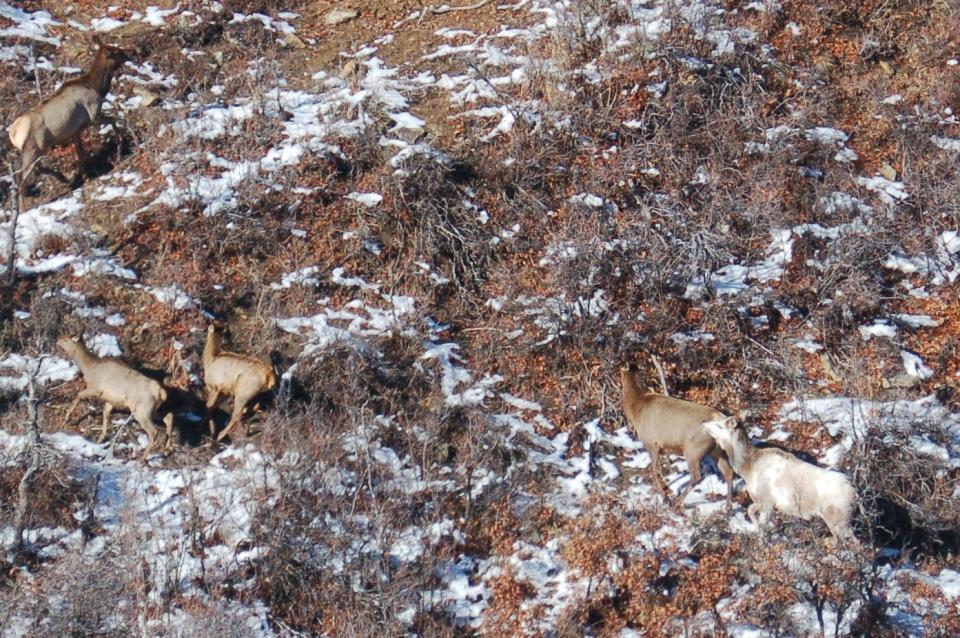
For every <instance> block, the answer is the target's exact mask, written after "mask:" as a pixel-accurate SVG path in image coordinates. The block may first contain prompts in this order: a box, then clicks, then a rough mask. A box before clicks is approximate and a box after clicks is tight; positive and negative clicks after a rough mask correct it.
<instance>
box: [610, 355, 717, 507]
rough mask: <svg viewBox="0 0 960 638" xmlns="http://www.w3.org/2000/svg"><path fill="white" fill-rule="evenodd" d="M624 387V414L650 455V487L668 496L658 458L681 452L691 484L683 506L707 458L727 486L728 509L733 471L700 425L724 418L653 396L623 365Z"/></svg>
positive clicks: (692, 405)
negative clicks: (718, 470)
mask: <svg viewBox="0 0 960 638" xmlns="http://www.w3.org/2000/svg"><path fill="white" fill-rule="evenodd" d="M620 382H621V384H622V387H623V413H624V415H625V416H626V417H627V422H628V423H629V424H630V426H631V427H632V428H633V431H634V432H635V433H636V435H637V438H638V439H640V442H641V443H643V446H644V447H645V448H646V449H647V452H648V453H649V454H650V463H651V465H650V472H651V474H652V475H653V476H652V478H653V483H654V485H655V486H656V487H657V489H659V490H660V492H662V493H663V494H664V495H666V493H667V488H666V485H665V484H664V482H663V477H662V476H661V475H660V454H661V453H662V452H666V453H669V452H680V453H682V454H683V456H684V458H685V459H686V460H687V465H688V466H689V470H690V482H689V483H688V484H687V487H686V489H685V490H684V491H683V492H682V493H681V494H680V497H679V498H678V499H677V502H678V503H682V502H683V500H684V499H685V498H686V497H687V494H689V493H690V490H692V489H693V488H694V486H696V485H697V484H698V483H699V482H700V481H701V480H702V474H701V472H700V462H701V461H703V459H704V458H706V457H707V456H708V455H709V456H711V457H712V458H713V460H714V461H716V463H717V467H718V468H719V469H720V473H721V474H723V479H724V481H726V483H727V509H730V507H731V504H732V500H733V469H732V468H731V467H730V462H729V461H728V460H727V455H726V454H724V451H723V450H722V449H721V448H720V447H719V446H718V445H717V443H716V442H715V441H714V440H713V439H712V438H711V437H710V435H709V434H707V433H706V432H705V431H704V429H703V427H702V426H701V423H703V422H704V421H710V420H714V419H722V418H723V417H724V415H723V414H721V413H720V412H717V411H716V410H714V409H712V408H708V407H706V406H703V405H698V404H696V403H691V402H690V401H683V400H681V399H674V398H673V397H668V396H664V395H662V394H656V393H655V392H653V391H651V390H649V389H648V388H647V387H646V386H645V385H644V383H643V382H642V380H641V379H640V373H639V372H638V370H637V366H636V365H635V364H633V363H629V362H624V363H623V364H622V365H621V366H620Z"/></svg>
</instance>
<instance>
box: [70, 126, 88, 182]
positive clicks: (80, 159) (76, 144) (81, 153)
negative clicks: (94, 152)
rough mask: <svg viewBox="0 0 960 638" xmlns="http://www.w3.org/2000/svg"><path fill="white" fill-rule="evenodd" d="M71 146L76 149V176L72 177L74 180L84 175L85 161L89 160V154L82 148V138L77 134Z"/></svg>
mask: <svg viewBox="0 0 960 638" xmlns="http://www.w3.org/2000/svg"><path fill="white" fill-rule="evenodd" d="M73 148H75V149H76V151H77V177H75V178H74V179H75V180H76V179H80V178H82V177H84V176H85V175H86V167H87V162H88V161H89V160H90V155H89V154H88V153H87V149H85V148H83V139H82V138H81V137H80V136H79V135H77V137H76V139H75V140H73Z"/></svg>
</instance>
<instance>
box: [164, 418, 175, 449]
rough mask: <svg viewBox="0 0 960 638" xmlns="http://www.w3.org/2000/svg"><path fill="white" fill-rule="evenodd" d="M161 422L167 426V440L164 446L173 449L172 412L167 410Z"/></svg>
mask: <svg viewBox="0 0 960 638" xmlns="http://www.w3.org/2000/svg"><path fill="white" fill-rule="evenodd" d="M163 424H164V425H165V426H166V428H167V432H166V437H167V441H166V444H165V446H164V449H166V450H172V449H173V412H167V416H165V417H163Z"/></svg>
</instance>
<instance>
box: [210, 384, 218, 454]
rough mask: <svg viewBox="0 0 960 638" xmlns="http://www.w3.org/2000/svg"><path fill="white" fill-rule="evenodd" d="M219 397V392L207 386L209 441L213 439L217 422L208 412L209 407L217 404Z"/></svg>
mask: <svg viewBox="0 0 960 638" xmlns="http://www.w3.org/2000/svg"><path fill="white" fill-rule="evenodd" d="M219 399H220V392H219V391H218V390H214V389H213V388H207V421H208V422H209V423H210V440H211V442H212V441H213V440H214V439H215V437H216V434H217V423H216V421H214V420H213V416H212V415H211V414H210V410H211V408H213V406H215V405H216V404H217V401H218V400H219Z"/></svg>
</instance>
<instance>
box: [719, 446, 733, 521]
mask: <svg viewBox="0 0 960 638" xmlns="http://www.w3.org/2000/svg"><path fill="white" fill-rule="evenodd" d="M717 467H718V468H720V473H721V474H723V479H724V480H725V481H726V482H727V512H729V511H731V510H732V509H733V467H732V466H731V465H730V461H729V460H727V456H726V455H725V454H723V455H720V456H718V457H717Z"/></svg>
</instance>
